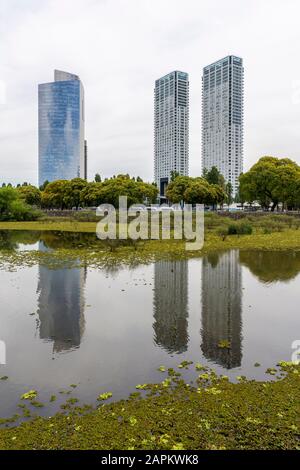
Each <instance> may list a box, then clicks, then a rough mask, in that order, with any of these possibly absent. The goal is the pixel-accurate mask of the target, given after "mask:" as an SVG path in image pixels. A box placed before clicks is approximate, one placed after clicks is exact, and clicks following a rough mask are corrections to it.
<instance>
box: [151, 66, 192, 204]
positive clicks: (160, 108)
mask: <svg viewBox="0 0 300 470" xmlns="http://www.w3.org/2000/svg"><path fill="white" fill-rule="evenodd" d="M154 147H155V148H154V178H155V183H156V184H157V187H158V189H159V194H160V197H161V199H162V200H163V199H164V197H165V191H166V186H167V185H168V183H169V182H170V178H171V174H172V171H175V172H177V173H179V174H180V175H186V176H187V175H188V173H189V76H188V74H187V73H184V72H179V71H175V72H171V73H169V74H168V75H165V76H164V77H162V78H160V79H159V80H156V82H155V90H154Z"/></svg>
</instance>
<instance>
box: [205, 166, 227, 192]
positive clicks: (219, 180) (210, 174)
mask: <svg viewBox="0 0 300 470" xmlns="http://www.w3.org/2000/svg"><path fill="white" fill-rule="evenodd" d="M203 178H204V179H206V181H207V182H208V183H209V184H217V185H219V186H221V188H224V186H225V179H224V176H223V175H222V174H221V173H220V172H219V170H218V168H217V167H216V166H213V167H212V168H211V169H210V170H207V169H206V168H204V171H203Z"/></svg>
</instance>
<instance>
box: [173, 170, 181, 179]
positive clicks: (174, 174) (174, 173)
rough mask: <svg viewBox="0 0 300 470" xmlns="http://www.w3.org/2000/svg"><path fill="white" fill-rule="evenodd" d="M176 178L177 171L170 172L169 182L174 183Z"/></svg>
mask: <svg viewBox="0 0 300 470" xmlns="http://www.w3.org/2000/svg"><path fill="white" fill-rule="evenodd" d="M178 176H180V174H179V173H178V171H175V170H172V171H171V181H175V180H176V178H177V177H178Z"/></svg>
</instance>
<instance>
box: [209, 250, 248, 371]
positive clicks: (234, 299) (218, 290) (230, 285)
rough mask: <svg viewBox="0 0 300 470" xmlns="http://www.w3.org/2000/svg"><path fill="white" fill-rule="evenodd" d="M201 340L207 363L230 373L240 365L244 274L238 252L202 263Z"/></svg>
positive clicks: (211, 258) (212, 257)
mask: <svg viewBox="0 0 300 470" xmlns="http://www.w3.org/2000/svg"><path fill="white" fill-rule="evenodd" d="M201 337H202V344H201V349H202V352H203V354H204V356H205V357H206V359H208V360H210V361H213V362H215V363H217V364H219V365H221V366H223V367H226V368H227V369H231V368H234V367H239V366H240V365H241V361H242V272H241V266H240V263H239V252H238V251H229V252H227V253H224V254H221V255H218V254H214V255H212V256H208V257H206V258H204V259H203V264H202V329H201ZM220 341H226V342H227V345H229V343H230V348H224V347H223V348H222V347H220V345H219V343H220ZM223 345H224V344H223Z"/></svg>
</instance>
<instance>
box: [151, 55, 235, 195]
mask: <svg viewBox="0 0 300 470" xmlns="http://www.w3.org/2000/svg"><path fill="white" fill-rule="evenodd" d="M154 113H155V117H154V127H155V158H154V174H155V182H156V184H157V187H158V188H159V193H160V198H161V201H162V202H163V200H164V199H165V191H166V186H167V184H168V183H169V181H170V177H171V174H172V172H173V171H174V172H176V173H179V174H180V175H186V176H187V175H188V174H189V77H188V74H187V73H184V72H178V71H175V72H172V73H169V74H168V75H166V76H164V77H162V78H160V79H159V80H156V82H155V91H154ZM243 113H244V68H243V60H242V59H241V58H239V57H235V56H228V57H225V58H224V59H221V60H218V61H217V62H214V63H213V64H211V65H208V66H207V67H205V68H204V69H203V77H202V169H203V170H204V169H207V170H210V169H211V168H212V167H213V166H215V167H217V168H218V170H219V171H220V172H221V173H222V175H223V176H224V178H225V180H226V182H230V183H231V185H232V192H233V195H235V194H236V193H237V191H238V185H239V181H238V179H239V176H240V174H241V173H242V171H243V133H244V123H243V121H244V116H243Z"/></svg>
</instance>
